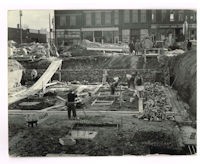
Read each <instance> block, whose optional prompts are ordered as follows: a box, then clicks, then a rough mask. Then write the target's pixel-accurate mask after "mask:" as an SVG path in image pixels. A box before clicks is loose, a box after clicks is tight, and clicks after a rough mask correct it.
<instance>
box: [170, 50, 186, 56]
mask: <svg viewBox="0 0 200 164" xmlns="http://www.w3.org/2000/svg"><path fill="white" fill-rule="evenodd" d="M184 52H185V51H184V50H182V49H175V50H173V51H168V52H167V53H166V56H177V55H181V54H183V53H184Z"/></svg>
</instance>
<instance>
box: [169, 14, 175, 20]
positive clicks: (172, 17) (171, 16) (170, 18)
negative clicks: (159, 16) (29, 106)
mask: <svg viewBox="0 0 200 164" xmlns="http://www.w3.org/2000/svg"><path fill="white" fill-rule="evenodd" d="M169 20H170V22H173V21H174V12H171V13H170V17H169Z"/></svg>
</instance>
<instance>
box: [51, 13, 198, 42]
mask: <svg viewBox="0 0 200 164" xmlns="http://www.w3.org/2000/svg"><path fill="white" fill-rule="evenodd" d="M54 15H55V28H54V29H55V31H54V32H55V33H54V34H55V41H56V44H57V45H61V44H64V45H68V44H73V43H77V42H79V41H80V40H82V39H87V40H90V41H94V42H102V43H118V42H119V41H121V42H129V41H131V40H133V41H136V40H143V39H144V38H145V37H151V38H152V40H165V39H166V38H173V39H174V40H175V41H182V40H184V39H185V37H186V34H187V37H188V39H196V11H194V10H55V14H54ZM185 20H187V29H186V30H187V33H186V32H185V31H184V28H183V25H184V22H185ZM184 32H185V34H184Z"/></svg>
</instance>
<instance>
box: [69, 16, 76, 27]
mask: <svg viewBox="0 0 200 164" xmlns="http://www.w3.org/2000/svg"><path fill="white" fill-rule="evenodd" d="M75 25H76V15H70V26H75Z"/></svg>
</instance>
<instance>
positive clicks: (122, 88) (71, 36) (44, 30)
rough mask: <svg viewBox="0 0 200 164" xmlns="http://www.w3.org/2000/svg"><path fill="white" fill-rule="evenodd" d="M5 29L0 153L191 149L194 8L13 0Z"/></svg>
mask: <svg viewBox="0 0 200 164" xmlns="http://www.w3.org/2000/svg"><path fill="white" fill-rule="evenodd" d="M97 7H98V6H97ZM105 7H106V6H105ZM7 30H8V36H7V38H8V40H7V49H8V50H7V51H8V54H7V59H8V149H9V156H10V157H99V156H126V155H128V156H146V155H157V156H162V155H168V156H172V155H173V156H174V155H182V156H185V155H188V156H189V155H190V156H195V155H196V154H197V142H196V141H197V121H196V120H197V116H196V113H197V112H196V111H197V105H196V104H197V54H196V53H197V10H196V9H190V8H188V9H187V8H182V9H176V8H175V9H173V8H172V9H165V8H162V9H160V8H158V9H151V8H149V9H148V8H145V9H135V8H131V6H130V7H129V8H128V9H127V8H126V9H118V8H116V9H107V8H105V9H96V8H95V9H92V8H91V9H87V8H86V9H84V8H83V9H79V8H77V9H76V8H73V9H68V8H67V9H51V10H47V9H43V10H41V9H40V10H39V9H35V10H34V9H20V8H19V10H8V11H7Z"/></svg>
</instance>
